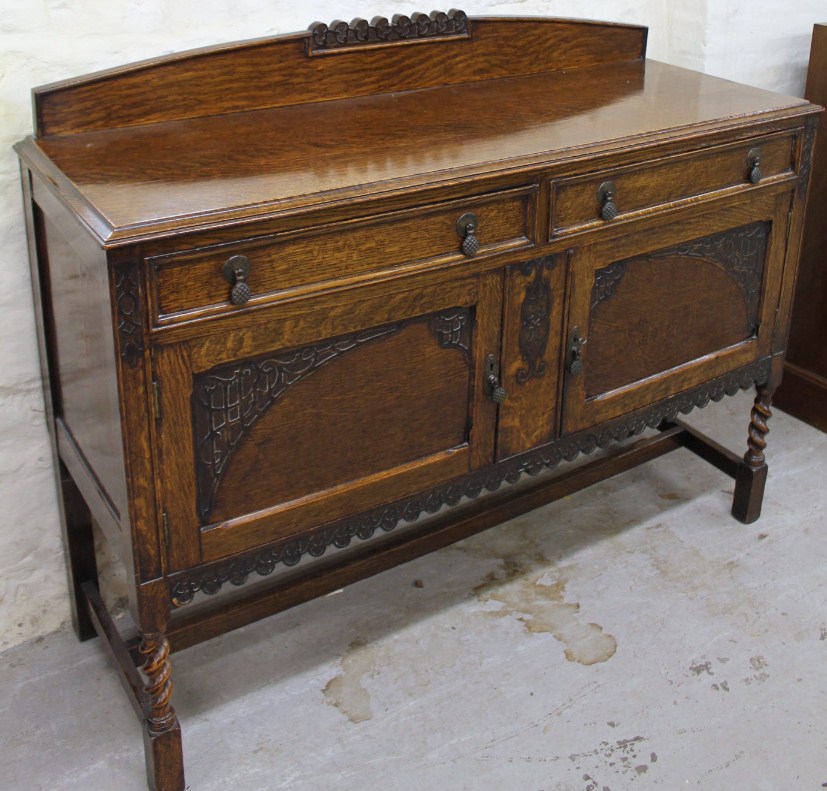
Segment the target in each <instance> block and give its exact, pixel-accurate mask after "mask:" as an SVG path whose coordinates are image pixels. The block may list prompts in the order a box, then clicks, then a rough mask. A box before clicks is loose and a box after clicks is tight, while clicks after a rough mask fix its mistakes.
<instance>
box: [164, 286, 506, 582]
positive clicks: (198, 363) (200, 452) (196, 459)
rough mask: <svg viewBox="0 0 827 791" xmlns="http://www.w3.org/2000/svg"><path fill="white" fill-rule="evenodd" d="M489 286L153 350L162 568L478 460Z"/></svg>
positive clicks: (258, 540)
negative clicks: (164, 529) (165, 559)
mask: <svg viewBox="0 0 827 791" xmlns="http://www.w3.org/2000/svg"><path fill="white" fill-rule="evenodd" d="M501 288H502V287H501V275H500V274H499V273H497V274H495V275H485V276H479V277H473V278H467V279H464V280H462V281H459V282H454V283H449V284H442V285H440V286H439V287H438V288H436V287H432V288H430V289H418V290H399V291H395V292H391V291H389V290H388V288H387V287H385V288H384V289H383V293H382V294H381V295H380V296H374V297H372V298H371V297H365V296H363V293H364V292H359V291H358V290H353V291H351V292H343V294H344V295H340V296H332V295H327V296H325V297H320V298H316V299H315V300H304V301H303V302H301V303H298V302H297V303H294V304H286V305H282V306H278V307H273V308H269V309H267V310H261V311H250V312H248V313H247V314H246V315H239V316H237V317H235V318H233V319H226V320H222V321H213V322H206V323H205V324H203V325H202V327H203V329H202V330H201V331H199V334H198V337H196V338H195V339H192V340H189V341H184V342H177V343H175V344H170V345H168V346H162V347H158V348H156V349H155V350H154V352H153V366H154V374H155V377H156V379H157V380H158V381H159V384H160V400H161V417H160V420H159V421H158V426H157V430H156V439H157V443H158V450H159V462H160V463H159V489H160V500H161V502H162V504H163V506H162V508H163V510H164V511H166V514H167V524H168V532H169V560H170V564H169V565H170V569H171V570H176V569H180V568H185V567H187V566H190V565H193V564H195V563H198V562H200V561H210V560H215V559H218V558H221V557H225V556H228V555H231V554H233V553H234V552H238V551H242V550H245V549H248V548H251V547H254V546H257V545H260V544H263V543H267V542H270V541H274V540H277V539H280V538H286V537H288V536H292V535H295V534H298V533H301V532H302V531H305V530H307V529H309V528H312V527H315V526H317V525H320V524H324V523H327V522H330V521H333V520H336V519H338V518H341V517H344V516H347V515H349V514H353V513H357V512H359V511H363V510H366V509H369V508H372V507H374V506H377V505H381V504H382V503H384V502H388V501H391V500H394V499H396V498H398V497H401V496H404V495H407V494H410V493H413V492H415V491H417V490H419V489H422V488H425V487H427V486H430V485H433V484H436V483H439V482H441V481H446V480H449V479H451V478H454V477H457V476H460V475H463V474H466V473H467V472H469V471H470V470H473V469H475V468H477V467H479V466H482V465H484V464H487V463H490V462H491V460H492V458H493V437H494V422H495V419H496V405H495V404H494V403H493V402H492V401H491V399H490V398H489V395H488V392H487V389H486V386H485V371H484V369H485V361H486V359H487V357H488V355H489V354H492V353H496V350H497V349H498V345H499V337H498V336H499V317H500V304H501ZM360 293H361V294H362V295H360Z"/></svg>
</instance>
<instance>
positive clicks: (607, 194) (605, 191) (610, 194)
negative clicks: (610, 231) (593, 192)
mask: <svg viewBox="0 0 827 791" xmlns="http://www.w3.org/2000/svg"><path fill="white" fill-rule="evenodd" d="M616 195H617V188H616V187H615V183H614V182H613V181H604V182H603V183H602V184H601V185H600V186H599V187H598V188H597V199H598V200H599V201H600V216H601V217H602V218H603V219H604V220H606V222H611V221H612V220H613V219H614V218H615V217H617V215H618V214H620V210H619V209H618V208H617V204H616V203H615V196H616Z"/></svg>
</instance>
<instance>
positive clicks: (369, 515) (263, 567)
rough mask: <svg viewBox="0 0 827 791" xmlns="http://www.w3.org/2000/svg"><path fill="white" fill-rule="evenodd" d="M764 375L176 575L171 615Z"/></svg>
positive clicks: (762, 379)
mask: <svg viewBox="0 0 827 791" xmlns="http://www.w3.org/2000/svg"><path fill="white" fill-rule="evenodd" d="M770 371H771V359H770V358H769V357H765V358H762V359H760V360H758V361H757V362H755V363H753V364H751V365H748V366H745V367H743V368H739V369H738V370H736V371H732V372H731V373H729V374H725V375H724V376H721V377H718V378H717V379H713V380H711V381H709V382H706V383H704V384H702V385H699V386H697V387H694V388H692V389H691V390H687V391H686V392H684V393H681V394H679V395H676V396H673V397H671V398H668V399H666V400H664V401H661V402H660V403H658V404H655V405H653V406H651V407H648V408H646V409H642V410H638V411H637V412H633V413H631V414H629V415H624V416H622V417H620V418H615V419H614V420H611V421H608V422H606V423H604V424H602V425H601V426H598V427H596V428H594V429H588V430H586V431H582V432H579V433H578V434H573V435H571V436H568V437H563V438H562V439H559V440H555V441H554V442H551V443H549V444H548V445H544V446H542V447H540V448H535V449H533V450H531V451H528V452H526V453H523V454H521V455H520V456H517V457H515V458H513V459H508V460H507V461H504V462H500V463H499V464H495V465H492V466H490V467H487V468H485V469H482V470H479V471H477V472H474V473H471V474H470V475H467V476H465V477H463V478H459V479H455V480H453V481H450V482H449V483H447V484H442V485H439V486H436V487H434V488H432V489H429V490H426V491H424V492H419V493H418V494H414V495H412V496H409V497H405V498H402V499H401V500H398V501H396V502H394V503H391V504H390V505H384V506H380V507H378V508H374V509H372V510H370V511H367V512H365V513H363V514H360V515H358V516H355V517H349V518H346V519H343V520H340V521H338V522H334V523H331V524H329V525H322V526H320V527H318V528H315V529H313V530H311V531H308V532H306V533H304V534H302V535H300V536H296V537H295V538H291V539H287V540H283V541H281V542H279V543H276V544H272V545H270V546H268V547H264V548H259V549H257V550H255V551H253V552H250V553H248V554H246V555H244V556H242V557H240V558H237V559H236V560H233V561H232V562H230V563H226V562H225V563H223V564H221V563H219V564H216V565H214V566H212V567H210V568H207V569H203V568H202V569H199V570H197V571H193V572H184V573H182V574H178V575H175V576H174V577H172V578H171V579H170V580H169V584H170V598H171V600H172V604H173V605H174V606H176V607H181V606H183V605H185V604H188V603H189V602H191V601H192V600H193V598H194V597H195V594H196V593H198V592H199V591H200V592H203V593H206V594H209V595H212V594H215V593H218V591H219V590H221V588H222V587H223V586H224V585H225V584H226V583H228V582H229V583H230V584H231V585H243V584H244V583H245V582H246V581H247V579H248V578H249V576H250V575H251V574H253V573H256V574H259V575H260V576H266V575H268V574H271V573H272V572H273V571H274V570H275V568H276V566H277V565H278V564H279V563H283V564H284V565H286V566H294V565H295V564H296V563H298V562H299V561H300V560H301V558H302V557H303V556H304V555H306V554H310V555H312V556H314V557H320V556H321V555H323V554H324V553H325V552H326V551H327V549H328V547H331V546H333V547H336V548H340V549H341V548H344V547H346V546H348V545H349V544H350V543H351V541H352V539H353V538H359V539H362V540H366V539H369V538H371V537H372V536H373V535H374V533H375V532H376V531H377V530H383V531H385V532H390V531H391V530H393V529H394V528H395V527H396V526H397V525H398V524H399V523H400V522H402V521H405V522H413V521H414V520H415V519H417V518H418V517H419V516H421V515H422V514H423V513H429V514H434V513H436V512H437V511H439V510H440V509H441V508H442V507H443V506H454V505H457V504H458V503H459V502H460V501H461V500H462V499H463V498H468V499H473V498H475V497H478V496H479V495H480V494H482V492H483V491H486V490H487V491H495V490H496V489H499V487H500V486H501V485H502V484H503V483H516V482H517V481H518V480H519V479H520V478H521V477H522V476H523V475H524V474H528V475H537V474H538V473H539V472H541V471H542V470H543V469H544V468H549V469H550V468H553V467H556V466H557V465H558V464H559V463H560V462H561V461H563V460H564V459H565V460H566V461H573V460H574V459H575V458H576V457H577V456H579V455H580V454H581V453H586V454H589V453H592V452H593V451H594V450H596V449H597V448H606V447H608V446H609V445H611V444H612V443H613V442H617V441H619V440H622V439H626V438H627V437H630V436H634V435H637V434H640V433H641V432H642V431H644V429H646V428H657V426H659V425H660V424H661V423H663V422H664V421H669V420H674V419H675V418H676V417H677V416H678V414H679V413H681V414H688V413H689V412H691V411H692V410H693V409H694V408H696V407H698V408H703V407H705V406H706V405H707V404H709V402H710V401H720V400H721V399H722V398H723V397H724V396H725V395H735V394H736V393H737V392H738V391H739V390H746V389H748V388H749V387H752V386H753V385H759V386H760V385H763V384H765V383H766V382H767V381H768V380H769V377H770Z"/></svg>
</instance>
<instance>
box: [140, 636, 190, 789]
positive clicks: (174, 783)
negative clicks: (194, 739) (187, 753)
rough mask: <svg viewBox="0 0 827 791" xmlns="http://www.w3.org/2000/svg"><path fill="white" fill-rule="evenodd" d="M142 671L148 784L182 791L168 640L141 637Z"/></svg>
mask: <svg viewBox="0 0 827 791" xmlns="http://www.w3.org/2000/svg"><path fill="white" fill-rule="evenodd" d="M139 650H140V653H141V655H142V656H143V657H145V659H144V664H143V666H142V667H141V672H142V673H143V675H144V677H145V679H146V684H145V686H144V693H145V695H146V723H145V727H144V749H145V753H146V775H147V782H148V784H149V787H150V789H152V791H183V789H184V754H183V751H182V749H181V726H180V725H179V724H178V718H177V717H176V716H175V709H173V708H172V706H171V705H170V702H169V701H170V698H171V697H172V677H171V674H172V663H171V662H170V661H169V640H167V638H166V637H165V636H164V635H163V634H160V633H157V632H155V633H147V634H144V635H142V640H141V646H140V649H139Z"/></svg>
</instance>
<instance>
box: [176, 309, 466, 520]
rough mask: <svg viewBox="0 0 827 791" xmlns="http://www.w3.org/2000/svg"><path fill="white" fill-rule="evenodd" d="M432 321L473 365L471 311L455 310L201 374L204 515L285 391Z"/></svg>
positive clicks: (199, 474) (198, 401)
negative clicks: (356, 352)
mask: <svg viewBox="0 0 827 791" xmlns="http://www.w3.org/2000/svg"><path fill="white" fill-rule="evenodd" d="M423 320H427V321H428V322H429V326H430V328H431V331H432V332H433V333H434V335H435V336H436V338H437V340H438V342H439V344H440V346H441V347H443V348H455V349H457V350H458V351H460V352H461V353H462V355H463V357H464V358H465V361H466V363H467V364H468V365H470V359H471V311H470V310H469V309H468V308H452V309H450V310H447V311H444V312H443V313H439V314H437V315H435V316H423V317H417V318H415V319H411V320H408V321H405V322H398V323H396V324H388V325H385V326H382V327H376V328H373V329H369V330H363V331H362V332H358V333H351V334H349V335H343V336H340V337H338V338H336V339H334V340H330V341H325V342H324V343H319V344H315V345H311V346H305V347H303V348H300V349H294V350H290V351H286V352H282V353H279V354H275V355H272V354H271V355H267V356H263V357H259V358H256V359H253V360H247V361H244V362H240V363H239V362H237V363H231V364H228V365H223V366H221V367H219V368H214V369H212V370H210V371H207V372H206V373H203V374H199V375H197V376H196V377H195V379H194V382H193V396H192V406H193V420H194V424H195V444H196V449H195V460H196V481H197V489H198V513H199V517H200V519H201V521H202V523H203V524H206V523H207V522H208V520H209V517H210V513H211V512H212V509H213V505H214V502H215V496H216V493H217V491H218V486H219V484H220V483H221V478H222V476H223V475H224V473H225V472H226V470H227V466H228V464H229V461H230V459H231V458H232V455H233V452H234V451H235V449H236V448H237V447H238V446H239V445H240V444H241V442H242V441H243V439H244V438H245V436H247V435H248V434H249V432H250V430H251V429H252V428H253V426H255V424H256V423H257V422H258V421H259V420H260V419H261V418H262V417H263V416H264V414H265V413H266V412H267V411H268V410H269V409H270V407H271V406H273V404H274V403H276V401H277V400H278V399H279V398H281V396H283V395H284V393H285V392H286V391H287V390H288V389H289V388H290V387H292V386H293V385H295V384H296V383H297V382H299V381H301V380H302V379H304V378H305V377H306V376H308V375H309V374H311V373H313V372H314V371H317V370H318V369H319V368H321V367H322V366H323V365H326V364H327V363H329V362H331V361H332V360H334V359H336V358H337V357H339V356H341V355H342V354H344V353H346V352H349V351H351V350H352V349H355V348H357V347H360V346H362V345H364V344H365V343H368V342H369V341H373V340H376V339H377V338H383V337H386V336H388V335H392V334H394V333H396V332H398V331H399V330H401V329H402V327H403V326H405V325H407V324H408V323H411V322H413V321H423Z"/></svg>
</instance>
